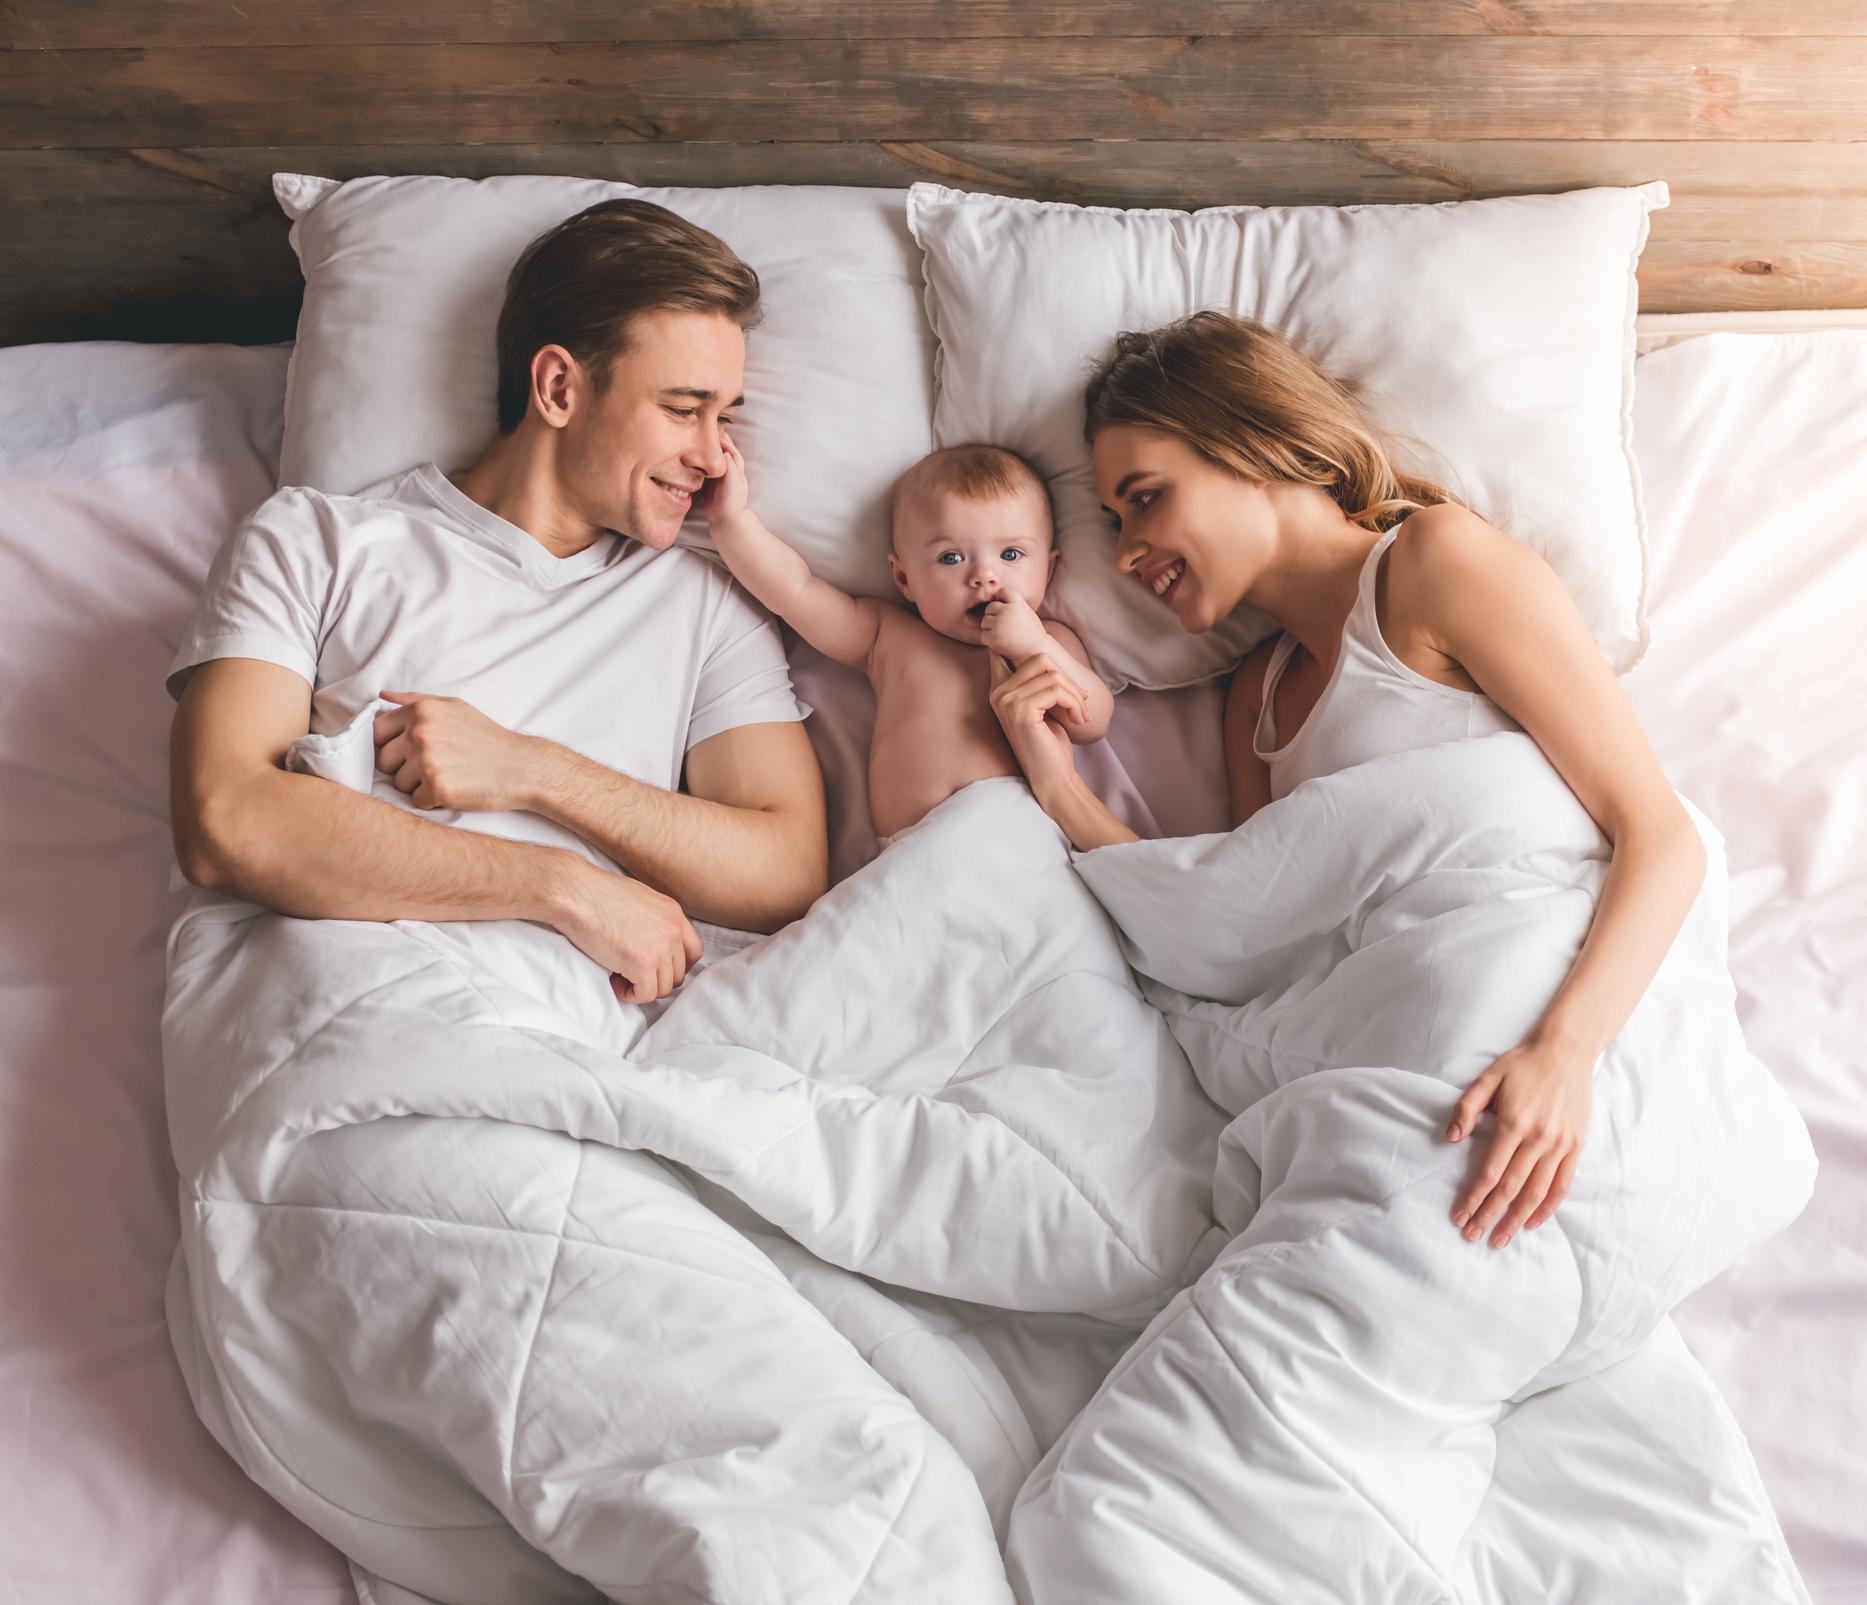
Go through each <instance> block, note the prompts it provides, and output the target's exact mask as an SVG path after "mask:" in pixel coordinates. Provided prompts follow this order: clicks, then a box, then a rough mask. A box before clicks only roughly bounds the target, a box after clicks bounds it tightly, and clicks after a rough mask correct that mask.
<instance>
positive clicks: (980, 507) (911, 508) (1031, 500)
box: [888, 488, 1057, 646]
mask: <svg viewBox="0 0 1867 1605" xmlns="http://www.w3.org/2000/svg"><path fill="white" fill-rule="evenodd" d="M1056 563H1057V554H1056V553H1055V552H1054V551H1053V550H1052V549H1051V545H1050V509H1049V507H1048V506H1047V505H1046V503H1045V500H1044V497H1043V496H1042V494H1041V493H1039V492H1038V491H1037V490H1036V489H1034V488H1027V489H1024V490H1020V491H1018V492H1017V493H1015V494H1014V495H1011V496H1001V497H999V498H997V499H996V500H994V501H985V502H975V501H968V500H965V499H964V498H962V497H958V496H934V497H931V498H927V499H915V498H909V499H907V500H905V501H903V502H902V504H901V505H900V507H899V508H897V509H896V511H895V549H894V552H893V553H892V554H891V555H890V556H889V559H888V567H889V569H890V570H891V571H892V572H893V574H894V576H895V584H897V585H898V586H900V587H901V594H902V595H903V596H905V597H906V598H907V599H908V600H909V601H910V602H912V603H913V604H914V605H915V607H917V608H919V609H920V615H921V618H922V619H923V620H924V621H925V622H926V623H927V625H928V626H929V627H930V628H932V629H935V630H938V631H939V632H940V633H941V634H942V635H947V636H951V637H952V638H953V639H954V640H955V641H964V642H965V643H966V644H967V645H968V646H978V645H979V625H980V623H981V622H982V621H983V619H984V616H985V608H986V604H987V603H988V602H1004V601H1009V600H1010V599H1011V598H1012V597H1013V596H1021V597H1023V598H1024V600H1025V601H1026V602H1028V603H1029V604H1030V605H1031V607H1032V608H1033V609H1035V608H1036V606H1037V604H1038V603H1039V602H1041V601H1043V599H1044V588H1045V587H1046V586H1047V585H1049V583H1050V574H1051V570H1052V569H1054V568H1055V567H1056Z"/></svg>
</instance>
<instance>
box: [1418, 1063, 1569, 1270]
mask: <svg viewBox="0 0 1867 1605" xmlns="http://www.w3.org/2000/svg"><path fill="white" fill-rule="evenodd" d="M1594 1090H1595V1067H1594V1061H1593V1059H1592V1058H1591V1057H1589V1056H1587V1055H1585V1054H1581V1053H1577V1052H1575V1051H1573V1050H1563V1049H1559V1048H1555V1047H1550V1046H1547V1045H1545V1044H1543V1043H1541V1042H1539V1041H1536V1040H1535V1039H1532V1040H1531V1041H1529V1042H1525V1043H1522V1044H1520V1045H1519V1046H1517V1047H1515V1048H1512V1049H1511V1050H1510V1052H1509V1053H1507V1054H1505V1055H1504V1056H1503V1057H1502V1058H1500V1059H1498V1060H1496V1061H1495V1062H1494V1063H1493V1064H1492V1066H1491V1068H1490V1069H1488V1070H1487V1071H1485V1073H1484V1074H1483V1075H1481V1076H1480V1077H1479V1078H1478V1079H1477V1080H1476V1081H1474V1082H1473V1083H1472V1084H1471V1085H1470V1086H1469V1087H1467V1088H1466V1089H1465V1096H1464V1097H1462V1098H1461V1099H1459V1101H1458V1105H1457V1107H1456V1108H1454V1110H1453V1111H1452V1124H1451V1125H1450V1126H1449V1127H1447V1129H1446V1140H1447V1141H1448V1142H1463V1141H1464V1140H1465V1138H1467V1137H1469V1136H1470V1135H1471V1134H1472V1132H1473V1131H1474V1130H1475V1129H1476V1128H1477V1125H1478V1116H1479V1114H1480V1113H1481V1112H1482V1111H1483V1110H1485V1109H1486V1108H1489V1109H1490V1110H1491V1111H1492V1113H1493V1114H1494V1115H1495V1116H1496V1122H1497V1123H1496V1126H1495V1128H1494V1129H1493V1131H1492V1133H1491V1151H1490V1152H1489V1153H1488V1154H1486V1155H1485V1162H1484V1164H1483V1165H1481V1166H1480V1167H1479V1169H1478V1172H1477V1174H1476V1175H1474V1176H1473V1177H1472V1178H1471V1180H1470V1181H1468V1182H1467V1183H1466V1184H1465V1186H1464V1188H1463V1190H1462V1191H1461V1192H1460V1193H1459V1199H1458V1202H1457V1203H1456V1204H1454V1205H1453V1206H1452V1224H1453V1225H1454V1226H1457V1227H1459V1228H1460V1229H1461V1230H1462V1231H1463V1232H1464V1234H1465V1238H1466V1241H1468V1242H1473V1243H1475V1242H1477V1241H1478V1239H1479V1238H1481V1237H1483V1236H1484V1235H1485V1233H1486V1232H1490V1233H1491V1246H1492V1247H1493V1248H1502V1247H1503V1246H1504V1245H1505V1244H1506V1243H1508V1242H1509V1241H1510V1240H1511V1239H1512V1238H1513V1237H1515V1236H1516V1235H1517V1232H1518V1230H1519V1228H1530V1229H1534V1228H1536V1227H1538V1226H1541V1225H1542V1224H1543V1222H1544V1221H1546V1220H1548V1219H1549V1217H1550V1216H1551V1215H1553V1214H1555V1213H1556V1208H1557V1206H1558V1205H1559V1204H1561V1202H1562V1201H1563V1199H1565V1198H1566V1197H1568V1195H1569V1184H1570V1183H1571V1182H1572V1181H1574V1179H1575V1165H1576V1160H1577V1159H1578V1158H1579V1157H1580V1155H1581V1152H1582V1139H1583V1137H1584V1136H1585V1135H1586V1134H1587V1132H1588V1108H1589V1103H1590V1101H1591V1100H1592V1098H1593V1096H1594ZM1494 1228H1495V1229H1494Z"/></svg>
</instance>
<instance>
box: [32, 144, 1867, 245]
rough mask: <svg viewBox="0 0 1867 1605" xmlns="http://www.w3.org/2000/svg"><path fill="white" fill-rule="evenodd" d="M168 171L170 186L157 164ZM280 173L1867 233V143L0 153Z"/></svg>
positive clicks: (1703, 230)
mask: <svg viewBox="0 0 1867 1605" xmlns="http://www.w3.org/2000/svg"><path fill="white" fill-rule="evenodd" d="M150 167H154V168H157V169H159V170H160V171H161V173H163V174H164V175H166V176H165V177H163V178H162V179H160V180H157V179H156V178H154V177H152V176H151V175H150V174H149V173H148V172H147V171H146V169H148V168H150ZM275 172H309V173H317V174H321V175H323V176H325V177H329V178H358V177H363V176H366V175H369V174H376V173H383V174H399V173H438V174H443V175H447V176H452V177H458V178H484V177H488V176H490V175H493V174H498V173H567V174H571V175H573V176H577V177H585V178H609V179H618V180H621V181H623V182H626V183H635V184H676V185H686V184H692V185H701V186H708V187H711V186H719V185H730V184H855V185H873V186H879V187H882V188H901V187H904V186H906V185H908V184H912V183H915V182H916V181H918V180H920V179H931V180H933V181H935V182H937V183H943V184H947V185H950V186H951V187H953V188H955V189H966V190H981V191H989V192H992V193H997V194H1004V195H1024V196H1029V197H1032V198H1034V199H1039V200H1064V201H1074V202H1077V203H1079V204H1083V205H1096V206H1178V207H1188V208H1191V207H1199V206H1242V205H1256V206H1347V205H1359V204H1367V203H1394V204H1401V203H1432V202H1438V201H1457V200H1477V199H1483V198H1485V197H1489V196H1497V195H1522V194H1534V193H1542V192H1557V191H1561V190H1570V189H1583V188H1587V187H1588V186H1590V185H1596V184H1643V183H1645V182H1647V181H1648V180H1649V179H1656V178H1657V179H1664V180H1666V181H1667V183H1668V184H1669V186H1670V187H1671V190H1672V204H1671V206H1670V207H1668V208H1667V209H1666V210H1665V211H1663V212H1658V213H1655V214H1654V217H1653V234H1654V237H1655V238H1656V239H1679V240H1689V239H1700V240H1728V239H1732V238H1734V237H1735V238H1747V239H1775V240H1778V241H1779V242H1788V241H1821V240H1867V142H1860V143H1848V144H1823V143H1786V144H1766V143H1756V144H1733V143H1724V142H1720V143H1702V144H1693V143H1686V142H1668V141H1654V142H1626V143H1608V142H1596V141H1586V140H1577V141H1557V140H1550V141H1524V140H1474V141H1463V142H1460V141H1431V140H1413V141H1382V142H1374V141H1355V140H1270V141H1246V142H1222V141H1211V140H1204V141H1173V140H1147V141H1142V140H1136V141H1130V142H1124V143H1105V142H1097V141H1092V140H1083V141H1051V142H1042V143H1039V142H1028V143H1017V144H1008V143H986V142H978V141H942V142H939V143H936V144H915V143H910V142H889V143H864V142H851V143H806V144H787V143H778V142H769V141H761V142H758V143H751V144H719V145H714V144H650V143H628V144H615V145H589V144H580V145H403V146H398V145H380V146H379V145H346V146H318V147H294V146H246V147H239V146H236V147H189V148H185V149H182V150H179V151H176V150H171V151H168V152H167V153H166V154H165V153H164V152H162V151H161V150H160V149H145V150H141V151H128V152H126V151H120V150H117V151H113V150H84V151H58V150H36V151H0V193H3V194H5V195H6V196H7V197H8V198H9V199H10V200H11V202H12V203H13V204H14V205H16V206H26V205H47V204H55V205H63V206H77V205H91V204H98V205H102V204H115V203H116V202H117V201H118V200H120V199H128V198H132V197H141V198H143V199H144V200H146V201H149V200H153V199H154V197H155V196H157V195H166V196H167V197H168V198H169V199H171V200H172V201H174V202H177V203H186V202H188V201H189V200H190V197H191V196H192V194H193V186H195V185H199V184H205V185H207V186H208V187H209V188H216V189H221V190H225V191H228V192H230V193H239V194H243V195H245V196H247V197H248V198H249V199H250V200H251V201H252V202H253V203H254V204H255V205H260V206H265V207H269V206H270V205H271V204H272V203H271V199H270V197H271V177H272V174H274V173H275Z"/></svg>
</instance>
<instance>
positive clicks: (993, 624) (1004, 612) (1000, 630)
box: [980, 596, 1115, 747]
mask: <svg viewBox="0 0 1867 1605" xmlns="http://www.w3.org/2000/svg"><path fill="white" fill-rule="evenodd" d="M980 634H981V636H983V638H984V641H985V645H986V646H987V647H988V648H989V649H990V650H992V651H994V652H996V653H997V654H998V655H999V656H1000V657H1001V658H1003V659H1004V660H1005V661H1006V662H1007V663H1009V664H1010V665H1011V666H1012V668H1013V669H1014V670H1017V669H1021V668H1023V667H1024V665H1025V663H1026V662H1027V661H1028V660H1029V659H1031V658H1034V657H1037V656H1038V655H1039V654H1048V655H1049V656H1050V657H1051V658H1052V659H1054V660H1055V662H1056V665H1057V667H1058V668H1059V669H1061V670H1062V671H1063V672H1064V673H1065V674H1066V675H1068V676H1069V678H1070V679H1071V680H1072V681H1073V682H1075V684H1076V687H1077V689H1078V690H1080V691H1081V692H1082V694H1083V708H1082V715H1081V717H1080V718H1077V717H1075V716H1074V715H1066V716H1065V717H1064V718H1063V719H1062V720H1061V721H1059V722H1060V723H1061V724H1062V726H1063V729H1064V732H1065V733H1066V734H1067V735H1068V736H1069V738H1070V740H1071V741H1073V742H1075V743H1076V745H1077V746H1079V747H1086V746H1088V745H1089V743H1090V742H1092V741H1100V740H1101V739H1102V738H1103V737H1104V736H1105V735H1107V734H1108V729H1109V718H1110V716H1111V715H1112V714H1113V713H1114V712H1115V699H1114V697H1113V696H1111V695H1110V694H1109V688H1108V687H1107V686H1106V685H1104V684H1103V683H1102V676H1101V675H1099V674H1097V673H1096V671H1095V670H1094V669H1092V668H1090V667H1089V654H1088V653H1087V652H1085V651H1084V650H1083V643H1082V642H1081V640H1079V639H1078V637H1077V634H1076V632H1075V631H1074V630H1072V629H1071V628H1070V627H1069V626H1068V625H1067V624H1058V623H1057V622H1056V621H1055V620H1054V619H1040V618H1039V617H1038V616H1037V615H1036V614H1035V613H1034V612H1032V611H1031V608H1030V604H1029V603H1027V602H1026V601H1025V600H1024V598H1023V597H1021V596H1014V597H1011V598H1010V599H1009V600H1007V601H1004V602H994V603H993V604H992V605H991V606H990V607H988V608H987V609H986V610H985V624H984V627H983V628H982V629H981V631H980Z"/></svg>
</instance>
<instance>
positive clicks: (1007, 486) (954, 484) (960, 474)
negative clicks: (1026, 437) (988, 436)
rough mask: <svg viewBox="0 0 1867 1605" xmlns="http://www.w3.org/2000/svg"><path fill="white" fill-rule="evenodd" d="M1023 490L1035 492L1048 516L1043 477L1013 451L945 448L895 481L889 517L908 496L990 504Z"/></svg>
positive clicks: (919, 498) (986, 448)
mask: <svg viewBox="0 0 1867 1605" xmlns="http://www.w3.org/2000/svg"><path fill="white" fill-rule="evenodd" d="M1025 489H1030V490H1035V491H1036V492H1037V495H1038V499H1039V500H1040V501H1042V502H1043V504H1044V511H1045V513H1046V514H1048V513H1049V511H1050V492H1049V490H1048V488H1047V487H1046V486H1045V484H1044V479H1043V475H1041V474H1039V473H1038V471H1037V470H1036V469H1035V468H1033V467H1032V466H1031V465H1030V464H1029V463H1028V462H1026V461H1025V460H1024V459H1023V458H1022V457H1020V456H1019V455H1018V454H1017V453H1016V452H1015V451H1007V450H1006V449H1005V448H1004V447H1003V446H985V445H966V446H946V447H943V448H942V449H941V450H939V451H935V452H929V453H928V454H927V455H926V456H925V457H923V458H921V460H920V461H919V462H917V463H916V464H915V465H914V466H913V467H912V468H910V469H909V470H908V471H907V472H906V473H905V474H903V475H902V476H901V477H900V478H899V479H898V480H896V481H895V490H894V495H893V496H892V497H891V498H890V499H889V503H888V512H889V516H890V517H891V518H892V517H893V516H894V515H895V514H896V513H898V512H900V511H901V504H902V503H903V502H904V501H906V500H908V499H909V498H910V497H913V498H915V499H917V500H923V501H924V500H930V499H931V498H933V497H935V496H957V497H959V498H960V499H961V500H962V501H968V502H992V501H997V500H998V499H999V498H1000V497H1001V496H1015V495H1016V494H1017V493H1018V492H1019V491H1021V490H1025Z"/></svg>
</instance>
